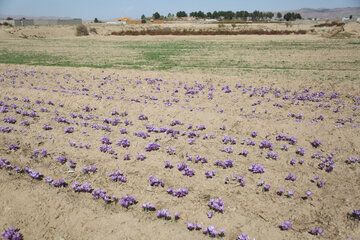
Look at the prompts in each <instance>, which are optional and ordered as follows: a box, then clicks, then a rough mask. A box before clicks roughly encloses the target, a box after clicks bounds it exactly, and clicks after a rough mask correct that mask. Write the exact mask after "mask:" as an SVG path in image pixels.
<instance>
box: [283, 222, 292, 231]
mask: <svg viewBox="0 0 360 240" xmlns="http://www.w3.org/2000/svg"><path fill="white" fill-rule="evenodd" d="M290 228H292V224H291V222H290V221H285V222H283V223H281V229H282V230H288V229H290Z"/></svg>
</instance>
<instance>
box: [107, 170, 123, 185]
mask: <svg viewBox="0 0 360 240" xmlns="http://www.w3.org/2000/svg"><path fill="white" fill-rule="evenodd" d="M123 175H124V174H123V173H122V172H121V171H120V170H118V171H116V172H113V173H110V174H109V177H110V178H111V180H113V181H114V182H123V183H126V181H127V179H126V177H124V176H123Z"/></svg>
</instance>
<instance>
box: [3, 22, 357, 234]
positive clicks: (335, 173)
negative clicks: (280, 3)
mask: <svg viewBox="0 0 360 240" xmlns="http://www.w3.org/2000/svg"><path fill="white" fill-rule="evenodd" d="M359 25H360V24H349V25H346V26H345V28H344V31H345V32H352V35H351V39H350V40H346V41H345V40H344V42H342V41H341V40H333V39H327V38H323V37H322V34H323V32H322V31H328V30H324V29H320V30H319V32H318V33H317V32H315V33H313V34H307V35H306V36H301V37H297V36H266V37H258V36H241V37H234V36H231V37H221V36H215V37H209V36H206V37H192V38H191V39H190V40H191V41H194V42H199V43H204V45H206V42H207V41H208V42H215V43H216V42H217V43H218V44H222V43H224V42H226V43H229V42H230V43H231V42H232V41H233V42H234V43H241V42H242V41H243V42H244V44H245V45H246V44H249V43H254V48H251V47H249V48H247V47H245V48H242V49H234V52H233V53H231V52H230V51H229V49H230V48H219V49H217V50H214V49H211V52H209V56H208V57H205V56H203V57H204V59H205V60H206V61H207V59H209V61H211V60H212V58H215V57H216V56H217V55H219V56H220V54H223V56H222V58H223V59H225V60H229V59H230V60H231V59H234V58H236V56H238V55H240V54H242V55H241V57H242V58H244V59H245V60H246V62H248V63H249V64H250V65H251V66H253V67H254V68H249V69H248V68H236V67H234V68H233V69H232V68H229V69H217V68H214V69H196V68H194V69H191V70H188V72H187V73H186V72H185V68H184V67H182V66H181V65H178V66H177V67H176V68H174V69H172V70H171V71H142V70H126V69H123V70H122V69H120V70H119V69H92V68H85V67H84V68H74V67H49V66H28V65H10V64H0V127H1V128H0V130H1V131H0V139H1V140H0V159H6V161H5V160H1V161H2V164H1V165H0V166H1V168H2V169H0V191H1V194H0V230H2V229H5V228H7V227H8V226H15V227H16V228H19V229H20V233H22V234H23V236H24V239H62V240H63V239H66V240H72V239H209V234H207V235H205V234H203V233H202V231H196V230H193V231H189V230H188V229H187V223H188V222H192V223H199V224H201V226H202V229H206V228H207V227H209V226H214V227H215V228H216V230H217V231H220V229H225V230H226V233H225V236H217V237H216V238H223V239H236V238H237V236H239V235H240V234H241V233H244V234H248V235H249V236H250V239H253V238H255V239H257V240H267V239H284V240H285V239H301V240H302V239H317V238H318V237H319V236H313V235H311V234H310V233H309V232H310V231H311V230H312V229H314V228H320V229H322V230H324V233H323V234H322V235H321V237H320V238H321V239H348V238H352V239H354V240H359V239H360V238H359V235H360V221H359V220H356V219H354V218H352V217H350V216H349V214H350V213H351V211H352V210H353V209H355V210H360V184H359V183H360V165H359V164H360V161H359V160H354V159H355V158H359V157H360V150H359V149H360V141H359V137H358V136H359V133H360V132H359V131H360V119H359V113H360V112H359V105H360V103H359V102H360V84H359V83H360V81H359V80H360V67H359V62H358V53H359V50H358V48H357V47H356V46H357V45H358V43H357V35H356V34H358V32H359V31H358V26H359ZM94 26H95V27H97V26H99V27H97V28H99V29H98V35H91V36H88V37H84V38H76V37H75V36H74V31H75V27H74V26H60V27H57V28H53V27H28V28H22V27H17V28H6V27H1V28H0V44H1V50H4V49H7V50H9V51H10V50H12V51H14V52H16V51H24V52H26V51H30V50H31V51H34V52H42V51H44V52H48V53H51V54H53V55H54V56H56V54H57V53H62V54H65V55H71V53H72V54H73V55H74V58H75V60H74V61H75V62H76V61H77V60H78V59H77V58H76V57H78V58H79V59H81V57H83V59H84V61H85V60H87V59H86V55H84V56H82V55H81V50H82V49H83V48H84V46H83V45H84V44H87V43H89V45H88V48H89V51H88V53H89V54H91V55H92V57H93V53H96V52H97V53H98V55H95V56H97V58H99V59H100V60H99V61H100V62H101V61H102V60H101V58H102V57H106V56H107V55H108V57H109V56H110V57H111V56H116V55H120V53H119V51H122V49H120V50H116V49H115V48H114V50H113V53H112V52H108V51H109V50H111V49H112V48H113V45H112V44H119V43H121V41H124V42H129V41H139V42H140V43H141V44H143V42H144V41H148V40H149V41H153V42H152V43H151V44H153V45H154V44H155V42H156V41H159V42H161V43H165V44H166V43H167V42H170V41H178V40H180V41H181V40H185V39H188V38H187V37H174V36H167V37H150V36H143V37H121V38H119V37H114V36H106V35H107V34H108V33H109V32H111V31H114V29H116V28H119V27H120V26H107V25H105V24H100V25H91V24H90V25H88V27H94ZM190 26H191V27H199V26H192V25H190ZM125 27H126V26H125ZM127 27H134V26H127ZM137 27H142V26H137ZM154 27H156V26H154ZM160 27H162V26H160ZM166 27H169V26H166ZM171 27H183V26H176V25H174V26H171ZM205 27H215V28H217V27H218V26H217V25H215V26H214V25H213V26H208V25H206V26H205ZM239 27H242V26H239ZM252 27H260V28H262V27H263V26H260V25H259V26H257V25H252ZM266 27H268V28H271V29H277V28H279V29H282V28H286V26H282V25H274V26H273V25H270V24H269V25H267V26H266ZM295 27H300V28H301V26H292V28H295ZM307 27H309V26H307ZM134 28H135V27H134ZM329 31H332V30H331V29H330V30H329ZM24 36H27V38H24ZM44 38H46V39H44ZM47 38H48V39H47ZM39 39H40V40H39ZM42 39H44V40H42ZM62 39H65V41H63V42H61V40H62ZM74 39H83V42H81V40H76V41H75V40H74ZM93 39H95V40H101V41H102V43H104V48H100V46H99V45H96V44H98V42H96V41H94V43H92V42H91V40H93ZM224 39H225V40H224ZM48 40H49V41H48ZM53 40H56V41H53ZM279 40H283V42H281V41H279ZM117 41H118V42H117ZM273 41H275V44H274V45H273V46H272V48H271V49H269V50H267V49H265V48H264V46H265V45H264V46H262V45H261V44H262V43H269V42H270V43H272V42H273ZM320 41H321V42H322V43H323V44H318V43H319V42H320ZM77 44H78V45H77ZM81 44H82V45H81ZM91 44H93V45H91ZM106 44H107V45H106ZM276 44H280V45H276ZM281 44H289V49H285V48H284V45H281ZM74 46H78V47H77V48H78V49H77V48H75V47H74ZM149 46H151V45H149ZM214 46H219V45H214ZM285 46H287V45H285ZM318 46H321V48H318ZM147 47H148V46H147ZM265 47H267V46H265ZM263 48H264V49H263ZM222 49H223V50H224V49H226V51H223V52H221V51H222ZM259 49H260V50H259ZM15 50H16V51H15ZM116 51H118V52H116ZM131 51H133V52H131ZM131 51H130V50H129V52H122V53H123V55H124V56H125V57H128V56H133V55H132V54H134V52H135V53H137V52H136V51H135V50H131ZM83 52H84V51H83ZM111 54H113V55H111ZM192 54H193V55H194V56H195V57H199V56H197V55H196V54H198V52H196V51H195V53H192ZM79 55H80V57H79ZM50 56H51V55H50ZM200 57H202V56H200ZM88 60H89V61H96V59H95V58H94V57H93V58H89V59H88ZM281 64H285V66H286V67H284V68H279V69H276V68H273V66H278V67H281V66H282V65H281ZM189 71H190V72H189ZM227 86H228V87H227ZM227 89H229V90H228V92H226V90H227ZM230 90H231V91H230ZM209 94H210V95H209ZM49 101H51V102H52V103H53V104H50V103H49ZM87 106H89V108H90V109H89V111H86V110H84V109H85V108H86V107H87ZM115 110H116V111H117V112H118V113H119V115H112V112H114V111H115ZM32 112H36V114H35V116H33V117H31V116H29V114H30V113H32ZM124 112H126V113H127V115H124V114H123V115H120V114H121V113H124ZM142 114H143V115H145V116H147V117H148V119H147V120H140V119H139V116H140V115H142ZM291 114H294V115H295V117H292V116H290V115H291ZM296 116H297V118H298V119H296ZM321 116H322V117H323V119H322V117H321ZM11 117H13V118H14V119H15V120H16V122H15V123H9V122H8V120H9V119H10V118H11ZM59 118H62V119H63V120H65V121H67V122H68V123H64V122H59V121H57V120H56V119H59ZM110 118H111V119H112V120H114V119H115V118H119V119H118V120H119V121H118V123H117V124H114V125H112V124H110V123H109V122H108V121H107V120H105V119H110ZM175 120H178V121H177V123H178V124H175V125H174V124H172V123H174V121H175ZM24 121H27V122H28V123H29V125H28V126H26V125H24V123H23V122H24ZM128 121H131V122H132V123H131V124H128V125H127V124H126V122H128ZM46 124H49V125H50V126H51V129H49V130H45V129H44V125H46ZM190 124H191V125H192V128H190V127H189V125H190ZM201 125H204V126H205V129H202V130H201V129H199V126H201ZM149 126H153V127H155V128H157V129H159V130H160V128H163V129H164V131H167V133H166V132H161V131H160V132H148V128H149ZM223 126H225V128H224V127H223ZM6 127H8V128H6ZM69 127H73V128H74V132H73V133H65V132H64V131H65V130H66V129H67V128H69ZM123 128H125V129H126V130H127V133H126V134H123V133H121V129H123ZM7 129H8V130H7ZM106 129H107V130H106ZM174 131H175V132H177V131H178V132H177V133H176V134H174V135H173V136H172V134H171V132H174ZM253 131H256V132H257V136H256V137H252V136H251V134H252V132H253ZM136 132H143V133H148V134H149V136H148V137H146V138H145V139H143V138H141V137H138V136H136V135H135V133H136ZM189 134H190V136H189ZM279 134H284V135H286V136H287V137H294V138H296V139H297V141H296V143H295V144H294V145H291V144H289V141H278V140H277V137H278V135H279ZM191 135H193V136H191ZM104 136H105V137H107V138H109V139H110V141H111V142H112V143H111V144H108V145H110V146H111V148H112V149H113V150H114V152H113V153H109V152H105V153H104V152H101V151H100V147H102V146H104V145H105V144H104V143H102V137H104ZM226 136H227V137H231V138H232V139H236V141H234V144H230V143H227V144H225V143H224V142H223V139H224V137H226ZM124 138H126V139H128V140H129V141H130V146H129V147H126V148H124V147H122V146H118V145H117V143H118V142H119V140H120V139H124ZM190 139H194V143H193V144H189V140H190ZM315 139H317V140H319V141H321V142H322V144H321V145H320V146H318V147H314V146H312V142H313V141H314V140H315ZM250 140H251V141H254V142H255V143H254V144H255V145H251V144H250ZM190 141H192V140H190ZM262 141H267V142H271V143H272V146H273V149H272V150H270V149H268V148H260V144H261V142H262ZM80 143H81V144H82V146H84V145H85V144H88V145H89V147H88V148H85V147H80V146H79V144H80ZM151 143H159V144H160V148H159V150H156V151H146V149H145V148H146V146H147V145H148V144H151ZM11 144H15V145H18V149H17V150H16V149H13V150H9V147H10V146H13V145H11ZM284 144H286V146H287V147H288V150H285V149H284V146H283V145H284ZM167 147H169V148H171V149H175V153H174V154H169V153H168V152H167V149H166V148H167ZM224 148H227V151H228V152H229V153H227V152H225V149H224ZM299 148H303V149H304V150H305V154H304V155H303V156H302V155H300V154H298V153H297V150H298V149H299ZM36 149H38V150H39V151H40V152H41V151H43V150H47V154H46V155H44V156H42V155H41V154H35V153H34V151H35V150H36ZM244 150H247V151H248V155H247V156H243V155H239V152H242V151H244ZM127 153H129V154H130V160H124V156H126V154H127ZM142 153H143V154H145V156H146V158H145V159H144V160H137V156H138V155H140V154H142ZM269 153H270V155H271V154H276V155H277V159H272V158H269V157H268V154H269ZM316 153H318V154H321V155H322V157H314V154H315V155H317V154H316ZM197 155H199V156H201V157H203V158H205V159H206V160H207V163H200V162H196V161H195V158H196V156H197ZM58 156H65V157H66V158H67V161H66V163H64V164H61V163H59V162H58V161H57V157H58ZM188 156H191V157H192V160H191V159H190V158H188ZM317 156H319V155H317ZM329 156H333V157H330V158H329ZM198 158H200V157H198ZM349 158H352V159H353V161H354V162H353V163H350V162H349ZM69 159H71V160H73V161H74V162H76V167H75V168H71V167H70V166H69ZM229 159H230V160H233V166H232V167H228V168H226V169H225V168H223V167H221V166H216V165H214V163H215V162H216V161H225V160H229ZM292 159H295V164H291V160H292ZM190 160H191V161H190ZM166 161H169V162H170V163H171V164H173V165H174V167H173V168H171V169H169V168H165V167H164V163H165V162H166ZM323 162H324V163H325V167H324V168H323V169H322V166H321V165H319V164H321V163H323ZM5 163H6V164H10V165H11V167H10V166H8V167H7V166H5V165H6V164H5ZM181 163H186V164H188V168H190V169H192V170H194V171H195V175H194V176H192V177H189V176H185V175H183V171H179V170H178V164H181ZM253 164H260V165H261V166H263V167H264V168H265V172H264V173H259V174H254V173H252V172H250V171H249V167H250V166H251V165H253ZM93 165H96V167H97V170H96V172H95V173H89V174H86V173H84V172H83V171H82V169H83V168H84V167H89V166H93ZM329 165H331V166H335V167H334V168H333V169H331V168H329ZM15 166H17V167H19V170H21V171H20V172H17V171H15V170H17V168H15ZM24 168H25V170H26V168H30V169H32V171H36V172H40V173H41V174H42V176H43V177H42V178H41V180H37V179H33V178H31V177H30V176H29V173H27V172H26V171H25V170H24ZM117 170H120V171H122V172H123V175H124V176H125V177H126V178H127V182H126V183H120V182H114V181H112V179H111V178H110V177H109V174H111V173H114V172H115V171H117ZM212 170H215V176H214V177H213V178H206V176H205V172H206V171H212ZM327 170H328V171H327ZM289 174H293V175H294V176H295V177H296V180H295V181H289V180H286V179H285V178H286V177H287V176H288V175H289ZM150 175H153V176H154V177H155V178H158V179H159V180H160V181H163V182H164V184H165V186H164V187H161V186H158V187H156V186H151V185H150V183H149V176H150ZM234 175H242V176H243V181H244V183H243V185H244V186H241V182H240V181H238V179H236V177H235V176H234ZM314 176H318V177H319V178H318V179H314ZM46 177H50V178H51V179H53V180H54V181H57V180H59V179H63V180H64V181H65V182H66V183H67V185H66V186H62V187H55V186H52V185H51V184H49V183H47V181H46ZM226 178H228V179H229V180H226ZM262 181H263V182H264V184H263V185H262V186H259V183H260V182H262ZM320 181H321V182H324V183H325V185H324V186H322V187H319V186H318V184H319V182H320ZM74 182H79V183H80V184H84V183H86V182H87V183H89V184H90V185H91V187H92V189H93V191H92V193H94V191H95V190H97V189H102V190H104V191H105V192H106V193H108V194H109V196H110V197H111V202H110V203H106V202H105V201H104V200H102V199H93V197H92V194H90V193H86V192H75V191H74V190H73V189H72V185H73V183H74ZM266 185H270V187H271V188H270V190H269V191H265V190H264V186H266ZM170 187H171V188H173V189H180V188H186V189H188V194H187V195H186V196H184V197H180V198H178V197H175V196H172V195H171V194H168V193H167V190H168V188H170ZM280 189H284V190H286V191H285V193H284V194H283V195H279V194H278V191H279V190H280ZM289 190H291V191H294V195H293V196H287V194H288V191H289ZM306 191H311V192H312V195H311V196H309V197H307V198H306V197H305V196H306V194H305V192H306ZM125 196H133V197H135V198H136V200H137V203H136V204H134V205H131V206H129V207H128V208H124V207H122V206H121V205H120V204H118V203H117V202H118V199H119V198H122V197H125ZM217 198H222V200H223V202H224V212H223V213H221V212H215V211H214V210H213V209H210V207H209V205H208V204H209V201H210V200H211V199H217ZM144 203H152V204H153V205H154V206H155V208H156V211H144V210H143V209H142V204H144ZM162 209H168V211H169V212H170V214H171V219H169V220H165V219H161V218H158V217H157V216H156V213H157V211H158V210H162ZM209 212H214V216H213V217H212V218H209V217H208V213H209ZM174 213H179V215H180V218H179V219H175V217H174ZM285 221H290V222H291V223H292V228H291V229H289V230H281V228H280V225H281V224H282V223H283V222H285Z"/></svg>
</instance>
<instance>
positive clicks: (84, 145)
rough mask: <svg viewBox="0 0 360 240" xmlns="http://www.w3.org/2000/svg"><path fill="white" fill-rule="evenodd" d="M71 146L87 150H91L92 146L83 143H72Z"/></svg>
mask: <svg viewBox="0 0 360 240" xmlns="http://www.w3.org/2000/svg"><path fill="white" fill-rule="evenodd" d="M69 145H70V146H71V147H75V148H86V149H90V144H82V143H76V142H70V143H69Z"/></svg>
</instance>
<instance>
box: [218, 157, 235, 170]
mask: <svg viewBox="0 0 360 240" xmlns="http://www.w3.org/2000/svg"><path fill="white" fill-rule="evenodd" d="M214 165H215V166H220V167H222V168H223V169H226V168H231V167H233V165H234V161H233V160H231V159H227V160H225V161H220V160H216V161H215V163H214Z"/></svg>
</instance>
